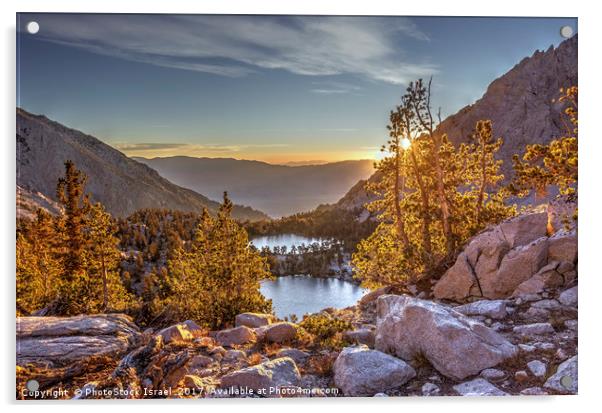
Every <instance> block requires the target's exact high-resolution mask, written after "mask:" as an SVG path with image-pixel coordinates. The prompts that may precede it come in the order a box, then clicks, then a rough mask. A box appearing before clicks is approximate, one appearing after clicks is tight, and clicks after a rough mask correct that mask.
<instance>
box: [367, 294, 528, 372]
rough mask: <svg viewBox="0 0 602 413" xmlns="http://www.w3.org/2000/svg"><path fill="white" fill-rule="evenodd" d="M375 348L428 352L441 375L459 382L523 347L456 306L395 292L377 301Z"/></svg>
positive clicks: (403, 353)
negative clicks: (447, 305) (463, 312)
mask: <svg viewBox="0 0 602 413" xmlns="http://www.w3.org/2000/svg"><path fill="white" fill-rule="evenodd" d="M375 348H376V349H377V350H380V351H383V352H387V353H391V354H394V355H396V356H397V357H400V358H402V359H404V360H413V359H414V358H416V357H418V356H424V357H426V359H427V360H428V361H429V362H430V363H431V364H432V365H433V367H434V368H435V369H437V370H438V371H439V372H440V373H442V374H443V375H445V376H447V377H451V378H454V379H457V380H462V379H464V378H465V377H468V376H471V375H473V374H477V373H479V372H480V371H481V370H484V369H486V368H488V367H493V366H496V365H497V364H499V363H501V362H503V361H504V360H506V359H508V358H510V357H513V356H514V355H516V354H517V351H518V349H517V348H516V346H514V345H512V344H511V343H510V342H508V341H507V340H506V339H505V338H504V337H502V336H501V335H500V334H498V333H496V332H495V331H493V330H492V329H490V328H488V327H486V326H485V325H483V324H481V323H480V322H477V321H475V320H473V319H471V318H469V317H466V316H465V315H463V314H461V313H459V312H457V311H454V310H453V309H451V308H448V307H445V306H443V305H440V304H437V303H434V302H432V301H426V300H420V299H417V298H413V297H410V296H395V295H385V296H382V297H380V298H379V299H378V302H377V325H376V344H375Z"/></svg>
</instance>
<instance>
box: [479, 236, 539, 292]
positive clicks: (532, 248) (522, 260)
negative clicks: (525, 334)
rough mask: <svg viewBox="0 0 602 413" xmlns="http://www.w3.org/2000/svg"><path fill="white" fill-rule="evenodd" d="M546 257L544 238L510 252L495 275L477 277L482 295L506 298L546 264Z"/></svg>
mask: <svg viewBox="0 0 602 413" xmlns="http://www.w3.org/2000/svg"><path fill="white" fill-rule="evenodd" d="M547 257H548V239H547V238H546V237H542V238H539V239H537V240H535V241H533V242H531V243H530V244H527V245H521V246H518V247H516V248H514V249H512V250H510V251H509V252H508V253H507V254H506V255H505V256H504V258H503V259H502V261H501V262H500V266H499V268H498V270H497V271H496V272H495V273H493V274H489V275H488V276H484V277H479V278H480V284H481V288H482V289H483V295H484V296H485V297H488V298H505V297H508V296H509V295H511V294H512V293H513V292H514V290H515V289H516V288H517V287H518V286H519V285H520V284H521V283H522V282H524V281H527V280H528V279H529V278H531V277H532V276H533V275H534V274H536V273H537V271H538V270H539V269H540V268H541V267H543V266H544V265H545V264H546V263H547Z"/></svg>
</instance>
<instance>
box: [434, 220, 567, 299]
mask: <svg viewBox="0 0 602 413" xmlns="http://www.w3.org/2000/svg"><path fill="white" fill-rule="evenodd" d="M547 231H548V214H547V213H546V212H534V213H528V214H524V215H519V216H518V217H515V218H512V219H509V220H507V221H505V222H502V223H501V224H499V225H497V226H494V227H492V228H489V229H488V230H486V231H484V232H482V233H481V234H479V235H477V236H475V237H474V238H473V239H472V240H471V241H470V242H469V243H468V245H467V246H466V248H465V249H464V251H463V252H461V253H460V255H459V256H458V258H457V260H456V262H455V263H454V265H453V266H452V267H451V268H450V269H449V270H448V271H447V272H446V273H445V274H444V275H443V277H441V279H440V280H439V281H438V282H437V284H436V285H435V287H434V289H433V294H434V296H435V297H436V298H438V299H448V300H454V301H459V302H462V301H466V300H471V299H475V298H489V299H498V298H507V297H510V296H520V295H525V294H534V293H539V292H542V291H543V290H544V289H546V288H552V287H559V286H562V285H569V284H570V283H571V282H573V281H574V279H575V277H576V271H575V263H576V260H577V236H576V233H575V231H572V232H562V231H561V232H559V233H556V234H554V235H553V236H551V237H548V236H547Z"/></svg>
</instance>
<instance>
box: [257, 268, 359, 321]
mask: <svg viewBox="0 0 602 413" xmlns="http://www.w3.org/2000/svg"><path fill="white" fill-rule="evenodd" d="M367 292H368V290H365V289H363V288H360V287H359V286H357V285H355V284H353V283H350V282H348V281H342V280H338V279H335V278H314V277H310V276H306V275H294V276H286V277H279V278H277V279H276V280H268V281H263V282H262V283H261V293H262V294H263V295H264V296H265V297H267V298H271V299H272V305H273V309H274V312H275V313H276V315H277V316H278V317H280V318H282V317H285V316H289V315H291V314H295V315H296V316H297V317H299V319H301V318H302V317H303V314H306V313H317V312H319V311H320V310H322V309H324V308H327V307H334V308H345V307H349V306H350V305H354V304H355V303H357V301H358V300H359V299H360V298H361V297H362V296H363V295H364V294H366V293H367Z"/></svg>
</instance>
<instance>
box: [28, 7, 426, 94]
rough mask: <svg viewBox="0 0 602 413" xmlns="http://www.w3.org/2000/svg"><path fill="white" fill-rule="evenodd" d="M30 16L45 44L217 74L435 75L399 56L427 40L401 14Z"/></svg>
mask: <svg viewBox="0 0 602 413" xmlns="http://www.w3.org/2000/svg"><path fill="white" fill-rule="evenodd" d="M35 18H36V20H37V21H38V22H39V23H40V27H41V29H40V32H39V33H38V34H37V35H36V36H38V37H40V38H43V39H45V40H48V41H52V42H56V43H60V44H63V45H69V46H74V47H78V48H82V49H85V50H88V51H90V52H93V53H98V54H104V55H109V56H115V57H119V58H123V59H128V60H133V61H137V62H144V63H150V64H153V65H158V66H164V67H172V68H179V69H185V70H193V71H199V72H207V73H213V74H216V75H222V76H230V77H240V76H246V75H249V74H250V73H253V72H256V71H258V70H261V69H264V70H265V69H280V70H286V71H289V72H291V73H295V74H299V75H307V76H320V75H337V74H355V75H361V76H365V77H367V78H369V79H372V80H379V81H384V82H389V83H395V84H398V83H405V82H407V81H408V80H409V79H413V78H416V77H418V76H426V75H429V74H433V73H435V72H436V71H437V67H436V66H434V65H433V64H431V63H429V62H416V61H411V57H410V56H408V55H407V54H406V52H405V51H404V49H403V47H402V46H401V45H402V44H403V42H404V41H408V39H409V40H411V41H419V42H427V41H428V36H427V35H426V34H425V33H423V32H421V31H420V30H419V29H418V27H417V26H416V25H415V24H414V22H413V21H412V20H410V19H408V18H403V17H329V16H220V15H215V16H206V15H205V16H203V15H196V16H195V15H188V16H185V15H75V14H44V15H37V16H35ZM21 30H22V28H21ZM404 39H405V40H404ZM343 90H344V89H340V88H316V89H315V90H314V92H315V93H345V92H343Z"/></svg>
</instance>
